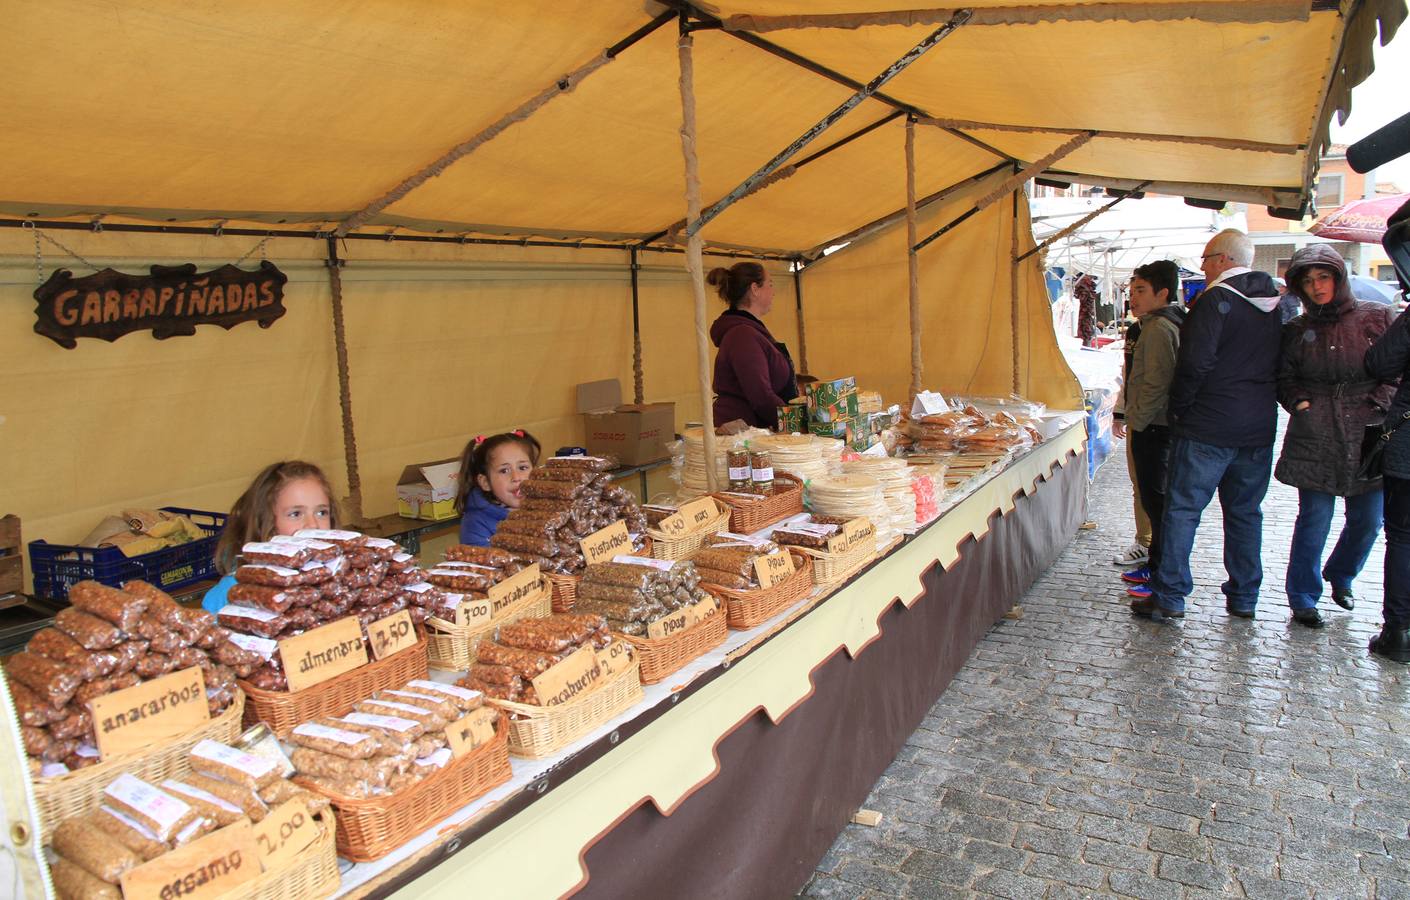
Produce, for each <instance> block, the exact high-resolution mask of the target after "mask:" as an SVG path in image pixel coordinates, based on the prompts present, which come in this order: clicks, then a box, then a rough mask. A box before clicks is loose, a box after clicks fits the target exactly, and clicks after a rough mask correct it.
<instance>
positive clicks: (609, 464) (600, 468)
mask: <svg viewBox="0 0 1410 900" xmlns="http://www.w3.org/2000/svg"><path fill="white" fill-rule="evenodd" d="M544 465H545V466H547V467H549V468H553V467H556V466H566V467H568V468H576V469H589V470H591V471H593V472H606V471H609V470H611V469H615V468H617V465H618V463H617V458H616V457H614V456H608V455H603V456H550V457H549V458H548V459H546V460H544Z"/></svg>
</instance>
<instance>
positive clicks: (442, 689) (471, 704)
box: [406, 678, 484, 713]
mask: <svg viewBox="0 0 1410 900" xmlns="http://www.w3.org/2000/svg"><path fill="white" fill-rule="evenodd" d="M406 686H407V687H408V688H414V689H416V690H418V691H421V692H422V693H424V694H435V695H438V696H443V697H445V698H446V699H448V700H450V702H452V703H454V704H455V705H456V707H457V708H458V709H459V710H460V711H461V712H462V713H467V712H470V711H471V710H472V709H478V708H479V707H481V706H483V705H484V698H483V697H481V696H479V694H478V692H476V691H471V690H466V689H465V688H461V687H456V686H455V685H453V684H441V683H440V682H439V681H431V680H430V679H427V678H415V679H412V680H411V681H408V682H407V683H406Z"/></svg>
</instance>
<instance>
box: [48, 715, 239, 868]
mask: <svg viewBox="0 0 1410 900" xmlns="http://www.w3.org/2000/svg"><path fill="white" fill-rule="evenodd" d="M244 709H245V697H244V695H243V694H241V693H240V692H239V691H236V692H235V701H234V702H233V703H231V704H230V706H229V707H227V708H226V710H225V712H223V713H221V714H220V715H218V716H216V717H215V718H214V719H211V720H210V721H209V722H206V723H205V724H204V725H202V726H200V727H199V728H193V729H191V730H190V731H188V732H186V733H185V734H184V735H182V736H180V737H178V738H174V739H172V740H171V741H170V742H169V743H167V744H164V745H162V746H161V747H159V748H156V749H148V750H143V751H142V752H141V753H138V754H126V755H123V756H115V757H112V758H110V759H107V760H104V761H103V762H100V763H98V764H97V765H92V766H88V767H86V768H83V769H75V770H74V771H72V772H65V773H64V774H63V775H55V776H53V777H52V778H38V777H36V778H35V779H34V802H35V805H36V806H37V807H38V808H39V831H40V834H39V838H40V840H41V841H43V840H44V838H45V835H47V834H48V833H49V832H50V831H52V830H53V829H54V828H57V827H58V825H59V823H60V822H62V821H64V820H65V819H68V818H72V817H73V816H81V815H83V814H85V813H88V812H92V811H93V810H95V809H97V808H98V807H99V806H100V805H101V804H102V796H103V789H104V788H106V787H107V786H108V785H109V784H110V783H111V782H112V780H113V779H114V778H116V777H118V776H119V775H121V774H123V773H124V772H126V773H130V774H132V775H136V776H137V777H138V778H141V779H142V780H143V781H149V782H151V783H153V784H158V783H160V782H162V781H165V780H166V779H168V778H180V777H181V776H182V775H189V774H190V772H191V763H190V760H189V758H188V757H187V753H188V752H189V751H190V749H191V748H192V747H194V746H196V745H197V744H199V743H200V742H201V741H203V740H205V739H206V738H210V739H211V740H213V741H220V742H221V743H223V744H228V743H230V742H231V741H233V740H235V738H237V737H239V736H240V731H241V725H240V718H241V716H242V714H243V711H244Z"/></svg>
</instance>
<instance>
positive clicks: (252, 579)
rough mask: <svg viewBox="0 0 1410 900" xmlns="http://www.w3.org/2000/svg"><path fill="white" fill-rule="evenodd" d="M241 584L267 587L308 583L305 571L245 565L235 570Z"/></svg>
mask: <svg viewBox="0 0 1410 900" xmlns="http://www.w3.org/2000/svg"><path fill="white" fill-rule="evenodd" d="M235 580H236V581H237V582H239V583H240V584H262V585H266V586H267V587H281V588H289V587H297V586H298V585H301V584H306V583H307V582H306V581H305V578H304V573H303V572H301V571H299V570H298V569H290V568H288V567H285V566H270V565H263V564H261V565H245V566H241V567H240V568H238V569H236V570H235Z"/></svg>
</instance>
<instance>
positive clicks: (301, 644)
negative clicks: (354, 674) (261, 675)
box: [279, 616, 367, 692]
mask: <svg viewBox="0 0 1410 900" xmlns="http://www.w3.org/2000/svg"><path fill="white" fill-rule="evenodd" d="M279 658H280V659H281V660H282V661H283V663H284V676H285V677H286V678H288V679H289V691H290V692H293V691H301V690H303V689H304V688H308V687H313V686H314V685H315V684H319V683H321V682H324V681H327V680H328V679H330V678H332V677H333V676H335V675H341V674H343V673H344V672H351V671H352V670H353V669H356V668H357V667H358V666H362V665H366V664H367V648H366V647H365V646H364V645H363V643H362V625H361V624H359V623H358V621H357V618H356V617H354V616H348V617H347V618H346V619H339V620H338V621H336V622H333V623H331V624H329V625H324V626H323V627H321V628H315V629H313V630H312V631H305V632H304V633H303V634H300V635H297V636H296V637H291V638H285V639H284V640H282V641H280V642H279Z"/></svg>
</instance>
